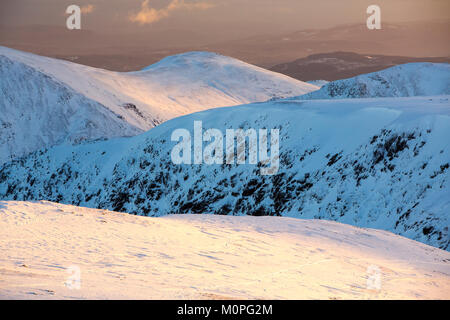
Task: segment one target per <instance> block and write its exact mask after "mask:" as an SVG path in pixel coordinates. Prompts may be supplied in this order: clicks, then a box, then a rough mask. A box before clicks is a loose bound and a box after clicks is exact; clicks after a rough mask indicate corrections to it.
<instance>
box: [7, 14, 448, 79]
mask: <svg viewBox="0 0 450 320" xmlns="http://www.w3.org/2000/svg"><path fill="white" fill-rule="evenodd" d="M449 28H450V21H437V20H436V21H417V22H405V23H396V24H392V23H387V22H383V25H382V30H368V29H367V27H366V25H365V23H361V24H348V25H340V26H335V27H332V28H327V29H305V30H294V31H290V32H283V33H277V34H260V35H255V36H242V35H235V36H233V38H232V39H231V38H229V37H227V38H222V37H214V36H212V35H211V34H210V33H209V32H207V31H205V32H200V33H199V32H193V31H190V30H165V31H163V30H160V29H153V28H151V29H150V30H147V31H146V32H141V33H133V34H126V33H120V32H115V33H114V34H109V35H106V34H100V33H96V31H95V30H84V29H82V30H75V31H73V30H72V31H70V30H67V29H66V28H64V27H63V26H60V27H59V26H23V27H11V26H0V44H1V45H3V46H7V47H11V48H15V49H19V50H24V51H29V52H33V53H36V54H41V55H45V56H51V57H55V58H60V59H65V60H69V61H73V62H77V63H80V64H84V65H89V66H93V67H98V68H102V69H107V70H114V71H135V70H140V69H142V68H144V67H145V66H147V65H149V64H151V63H155V62H157V61H159V60H161V59H162V58H164V57H165V56H169V55H174V54H179V53H183V52H188V51H210V52H217V53H219V54H222V55H225V56H230V57H234V58H236V59H239V60H242V61H246V62H248V63H251V64H254V65H258V66H261V67H264V68H271V67H273V66H275V65H279V64H283V63H289V62H291V61H295V60H297V59H300V58H304V57H307V56H310V55H314V54H319V53H333V52H343V51H344V52H354V53H358V54H362V55H370V56H374V55H389V56H402V57H448V56H449V55H450V42H449V41H448V30H449ZM427 61H428V62H441V61H429V60H427ZM406 62H421V60H414V61H406V60H404V61H403V62H398V63H406ZM398 63H395V64H398ZM383 65H384V66H385V67H389V66H392V65H386V64H384V63H383ZM373 71H377V70H374V69H370V70H369V69H368V70H362V71H361V73H366V72H373ZM354 75H356V74H348V75H344V77H350V76H354ZM339 78H342V77H340V76H337V77H334V78H330V80H336V79H339ZM302 80H319V79H318V78H310V79H303V78H302ZM325 80H326V79H325Z"/></svg>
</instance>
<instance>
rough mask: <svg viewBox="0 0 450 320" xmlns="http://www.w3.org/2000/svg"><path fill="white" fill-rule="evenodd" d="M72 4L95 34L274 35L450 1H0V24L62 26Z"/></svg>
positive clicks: (406, 14)
mask: <svg viewBox="0 0 450 320" xmlns="http://www.w3.org/2000/svg"><path fill="white" fill-rule="evenodd" d="M71 4H77V5H79V6H80V7H82V12H83V14H82V28H84V29H87V30H92V31H95V32H99V33H120V32H123V33H130V32H131V33H134V32H146V31H148V30H177V29H183V30H191V31H202V32H205V31H206V30H207V31H208V32H210V33H212V34H217V35H218V37H220V36H224V37H226V36H227V35H230V36H231V35H232V36H233V37H234V36H236V34H242V35H243V36H244V35H245V36H247V35H252V34H255V35H256V34H267V33H270V34H276V33H281V32H285V31H292V30H302V29H309V28H314V29H316V28H328V27H332V26H334V25H340V24H352V23H358V22H359V23H365V21H366V18H367V14H366V9H367V7H368V6H369V5H371V4H377V5H379V6H380V7H381V14H382V21H388V22H391V23H395V22H404V21H417V20H429V19H450V1H448V0H1V1H0V21H1V22H0V24H3V25H10V26H11V25H14V26H26V25H36V24H37V25H54V26H63V27H64V26H65V21H66V18H67V16H68V15H67V14H65V11H66V8H67V7H68V6H69V5H71Z"/></svg>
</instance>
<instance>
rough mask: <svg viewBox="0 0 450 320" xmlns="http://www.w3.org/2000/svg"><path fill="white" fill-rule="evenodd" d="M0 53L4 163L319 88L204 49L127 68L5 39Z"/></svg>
mask: <svg viewBox="0 0 450 320" xmlns="http://www.w3.org/2000/svg"><path fill="white" fill-rule="evenodd" d="M0 58H1V59H0V89H1V90H2V92H5V94H3V95H1V96H0V140H1V141H0V149H1V151H2V154H1V155H0V164H1V163H2V162H4V161H6V160H9V159H14V158H16V157H20V156H22V155H25V154H27V153H28V152H32V151H35V150H38V149H39V148H44V147H49V146H53V145H55V144H58V143H61V142H75V141H80V140H94V139H98V138H110V137H117V136H129V135H135V134H138V133H142V132H144V131H146V130H148V129H150V128H153V127H154V126H156V125H158V124H160V123H162V122H164V121H166V120H168V119H172V118H174V117H177V116H180V115H184V114H188V113H192V112H196V111H200V110H205V109H209V108H216V107H225V106H233V105H239V104H244V103H250V102H260V101H266V100H268V99H271V98H280V97H281V98H282V97H289V96H296V95H300V94H304V93H307V92H310V91H313V90H317V89H318V87H316V86H313V85H310V84H307V83H304V82H301V81H298V80H295V79H292V78H289V77H286V76H284V75H281V74H277V73H274V72H271V71H267V70H264V69H261V68H258V67H255V66H252V65H249V64H246V63H244V62H241V61H238V60H236V59H232V58H228V57H224V56H220V55H217V54H213V53H205V52H193V53H186V54H181V55H178V56H173V57H168V58H166V59H163V60H162V61H161V62H159V63H157V64H155V65H153V66H150V67H148V68H146V70H143V71H138V72H128V73H119V72H111V71H107V70H102V69H97V68H92V67H87V66H82V65H79V64H75V63H72V62H68V61H62V60H58V59H52V58H47V57H40V56H38V55H34V54H31V53H26V52H21V51H17V50H13V49H9V48H5V47H1V46H0ZM169 66H170V67H169ZM68 93H70V97H77V98H76V99H75V100H76V104H74V103H75V102H74V99H72V100H71V99H70V98H69V97H68V96H67V95H68ZM71 103H72V104H71ZM82 110H84V111H82ZM100 113H101V114H102V116H101V120H99V119H98V117H99V116H95V114H100ZM74 115H76V117H75V116H74ZM83 115H84V117H85V118H83ZM105 117H106V118H105ZM47 123H57V124H58V125H55V126H50V127H49V126H47ZM118 126H120V128H121V129H118ZM87 127H89V128H90V129H89V130H87V129H86V128H87ZM23 128H27V129H28V131H26V132H25V131H24V130H23ZM83 128H84V129H83ZM81 132H83V134H82V133H81ZM74 137H76V138H74Z"/></svg>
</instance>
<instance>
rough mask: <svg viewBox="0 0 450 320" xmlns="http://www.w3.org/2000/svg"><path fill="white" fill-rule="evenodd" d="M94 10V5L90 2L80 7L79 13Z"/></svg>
mask: <svg viewBox="0 0 450 320" xmlns="http://www.w3.org/2000/svg"><path fill="white" fill-rule="evenodd" d="M92 11H94V6H93V5H92V4H88V5H86V6H82V7H81V13H83V14H88V13H91V12H92Z"/></svg>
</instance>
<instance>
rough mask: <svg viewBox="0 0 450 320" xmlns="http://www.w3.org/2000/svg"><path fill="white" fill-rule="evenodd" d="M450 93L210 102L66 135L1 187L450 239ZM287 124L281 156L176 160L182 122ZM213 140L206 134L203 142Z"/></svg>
mask: <svg viewBox="0 0 450 320" xmlns="http://www.w3.org/2000/svg"><path fill="white" fill-rule="evenodd" d="M448 99H449V96H440V97H428V98H425V97H415V98H385V99H382V98H379V99H347V100H343V99H342V100H328V101H325V100H317V101H302V100H297V101H295V100H292V101H270V102H266V103H257V104H250V105H244V106H238V107H231V108H220V109H213V110H207V111H203V112H199V113H195V114H192V115H187V116H184V117H180V118H177V119H173V120H170V121H168V122H165V123H164V124H162V125H160V126H157V127H155V128H153V129H151V130H150V131H148V132H147V133H145V134H142V135H139V136H136V137H133V138H121V139H113V140H109V141H103V142H97V143H86V144H82V145H78V146H58V147H54V148H51V149H49V150H48V151H40V152H36V153H34V154H32V155H30V156H29V157H27V158H24V159H20V160H17V161H14V162H11V163H8V164H6V165H4V166H3V168H1V169H0V199H4V200H42V199H43V200H50V201H56V202H62V203H66V204H75V205H81V206H88V207H94V208H97V207H98V208H103V209H111V210H115V211H123V212H130V213H134V214H144V215H150V216H160V215H165V214H171V213H215V214H234V215H241V214H248V215H283V216H291V217H300V218H318V219H327V220H336V221H340V222H343V223H347V224H351V225H356V226H362V227H372V228H378V229H384V230H388V231H392V232H394V233H396V234H400V235H403V236H406V237H408V238H411V239H415V240H417V241H421V242H424V243H427V244H430V245H433V246H436V247H440V248H442V249H449V245H450V239H449V230H448V228H449V223H450V220H449V219H450V216H449V212H450V197H449V196H448V195H449V194H450V169H449V165H450V148H449V140H448V137H450V103H449V100H448ZM195 120H201V121H203V129H204V130H206V129H209V128H217V129H220V130H221V131H222V132H223V133H225V130H226V129H237V128H243V129H249V128H254V129H256V130H258V129H260V128H268V129H273V128H279V129H280V168H279V171H278V174H277V175H274V176H262V175H260V170H259V167H257V166H256V165H250V164H247V165H236V164H234V165H206V164H202V165H176V164H174V163H172V161H171V155H170V154H171V151H172V148H173V147H174V146H175V145H176V142H172V141H171V134H172V132H173V131H174V130H175V129H178V128H185V129H187V130H190V132H192V131H193V126H194V123H193V122H194V121H195ZM224 140H225V139H224ZM204 144H205V145H206V143H204Z"/></svg>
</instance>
